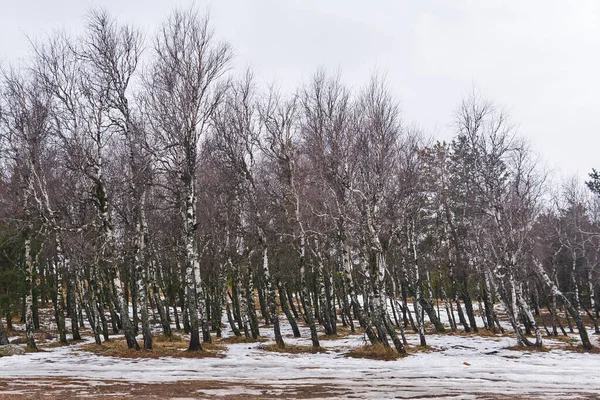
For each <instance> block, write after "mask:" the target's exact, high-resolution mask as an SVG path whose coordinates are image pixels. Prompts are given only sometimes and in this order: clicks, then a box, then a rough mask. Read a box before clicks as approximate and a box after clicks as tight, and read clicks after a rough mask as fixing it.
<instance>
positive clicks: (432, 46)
mask: <svg viewBox="0 0 600 400" xmlns="http://www.w3.org/2000/svg"><path fill="white" fill-rule="evenodd" d="M0 3H2V6H1V7H0V60H2V61H0V62H1V63H2V64H3V65H5V64H7V63H8V62H11V61H14V60H17V59H19V58H25V57H27V54H28V48H29V44H28V41H27V38H26V36H30V37H32V38H38V39H39V38H43V36H44V35H47V34H50V33H52V31H53V30H55V29H63V28H64V29H67V30H72V31H78V30H81V25H82V20H83V17H84V16H85V14H86V12H87V10H89V8H90V7H95V6H102V7H104V8H106V9H107V10H108V11H109V12H111V13H112V14H114V15H116V16H118V18H119V19H120V20H121V21H131V22H134V23H136V24H137V25H138V26H139V27H141V28H142V29H144V30H145V31H146V32H147V34H148V37H151V36H152V33H153V32H154V30H155V29H156V27H157V26H158V24H159V23H160V22H161V21H162V20H163V19H164V18H165V17H166V16H167V15H168V13H169V11H170V10H171V9H172V8H173V7H175V6H183V7H187V6H188V5H189V4H190V3H191V2H188V1H169V0H96V1H86V0H20V1H13V0H0ZM195 5H196V6H197V7H199V8H200V9H202V10H204V9H208V8H210V12H211V16H212V22H213V27H214V28H215V30H216V34H217V36H218V37H220V38H223V39H225V40H227V41H229V42H230V43H231V44H232V45H233V47H234V49H235V54H236V58H235V64H236V66H237V67H240V68H244V67H246V66H252V67H253V69H254V70H255V73H256V75H257V76H258V77H259V78H260V79H261V81H263V82H272V81H277V82H278V83H279V85H280V86H281V87H282V88H283V89H291V88H293V87H295V86H296V85H298V84H300V83H301V82H302V81H303V80H306V79H308V78H309V77H310V75H311V74H312V73H313V72H314V71H315V70H316V69H317V68H318V67H324V68H326V69H328V70H331V71H336V70H337V69H341V71H342V75H343V77H344V80H345V81H346V82H347V83H348V84H350V85H352V86H355V87H360V86H362V84H363V83H364V82H365V81H366V80H367V79H368V77H369V75H370V74H371V73H372V72H373V71H379V72H384V73H386V74H387V78H388V82H389V84H390V85H391V87H392V89H393V91H394V92H395V94H396V95H397V97H398V98H399V100H400V103H401V106H402V110H403V116H404V120H405V121H407V122H409V123H411V124H415V125H417V126H419V127H420V128H422V129H423V130H424V131H425V132H427V133H429V134H433V135H434V136H435V137H437V138H440V139H449V138H450V137H451V135H452V124H451V123H452V120H453V113H454V110H456V108H457V105H458V104H459V102H460V100H461V98H463V97H464V96H466V95H467V94H468V93H469V92H470V91H471V90H472V89H473V87H475V88H477V89H478V90H479V91H481V92H482V93H483V94H484V96H485V97H486V98H488V99H490V100H493V101H494V102H495V103H496V104H498V105H501V106H503V107H505V108H506V109H508V110H509V111H510V114H511V117H512V120H513V122H514V123H515V124H516V125H517V126H518V130H519V133H520V135H521V136H523V137H525V138H528V139H529V140H530V142H531V144H532V147H533V149H534V150H535V151H536V152H537V153H538V154H539V155H540V156H541V158H542V159H543V160H544V161H545V163H546V164H547V166H548V167H549V168H551V169H553V170H554V172H555V173H554V176H557V175H564V176H569V175H575V174H576V175H577V176H578V177H580V178H581V179H584V178H585V176H586V173H587V172H588V171H589V170H591V168H592V167H596V168H600V1H596V0H588V1H584V0H581V1H579V0H574V1H549V0H536V1H533V0H527V1H500V0H496V1H494V0H485V1H479V0H471V1H469V0H460V1H459V0H454V1H441V0H440V1H391V0H390V1H372V0H371V1H349V0H344V1H341V0H340V1H332V0H328V1H322V0H309V1H307V0H302V1H300V0H297V1H284V0H279V1H277V0H271V1H243V0H238V1H233V0H225V1H223V0H219V1H217V0H215V1H202V0H196V1H195Z"/></svg>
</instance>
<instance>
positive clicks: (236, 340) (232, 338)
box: [219, 335, 268, 344]
mask: <svg viewBox="0 0 600 400" xmlns="http://www.w3.org/2000/svg"><path fill="white" fill-rule="evenodd" d="M267 340H268V339H266V338H264V337H260V336H259V337H258V338H256V339H253V338H251V337H249V338H247V337H246V336H244V335H241V336H229V337H226V338H221V339H219V343H225V344H235V343H257V342H259V343H262V342H266V341H267Z"/></svg>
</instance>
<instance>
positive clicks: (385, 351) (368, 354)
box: [346, 343, 407, 361]
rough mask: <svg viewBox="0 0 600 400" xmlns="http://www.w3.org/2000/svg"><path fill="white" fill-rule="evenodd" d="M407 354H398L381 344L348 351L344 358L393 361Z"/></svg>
mask: <svg viewBox="0 0 600 400" xmlns="http://www.w3.org/2000/svg"><path fill="white" fill-rule="evenodd" d="M406 355H407V354H399V353H398V352H396V351H395V350H394V349H392V348H391V347H385V346H384V345H383V344H382V343H376V344H373V345H371V344H369V345H365V346H362V347H359V348H357V349H354V350H350V351H349V352H347V353H346V357H352V358H368V359H371V360H383V361H394V360H397V359H399V358H402V357H406Z"/></svg>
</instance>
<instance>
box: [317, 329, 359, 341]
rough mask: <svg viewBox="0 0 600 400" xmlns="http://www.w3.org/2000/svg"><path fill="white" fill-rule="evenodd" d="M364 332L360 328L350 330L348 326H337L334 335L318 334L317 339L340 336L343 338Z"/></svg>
mask: <svg viewBox="0 0 600 400" xmlns="http://www.w3.org/2000/svg"><path fill="white" fill-rule="evenodd" d="M362 334H364V330H363V329H362V328H357V329H355V331H354V332H352V331H351V330H350V328H344V327H342V326H338V327H337V333H336V334H335V335H325V334H323V335H319V340H337V339H341V338H345V337H348V336H351V335H362Z"/></svg>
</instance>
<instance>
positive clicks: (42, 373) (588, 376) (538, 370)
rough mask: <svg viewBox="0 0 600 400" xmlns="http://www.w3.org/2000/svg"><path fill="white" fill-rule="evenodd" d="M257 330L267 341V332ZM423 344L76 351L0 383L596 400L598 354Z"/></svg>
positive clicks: (32, 359)
mask: <svg viewBox="0 0 600 400" xmlns="http://www.w3.org/2000/svg"><path fill="white" fill-rule="evenodd" d="M261 333H262V334H263V335H270V336H272V332H271V330H269V329H266V328H263V329H261ZM283 333H284V335H285V336H286V337H285V339H286V343H288V344H298V345H309V344H310V339H309V338H310V336H309V331H308V329H307V328H302V334H303V337H302V338H298V339H295V338H292V337H290V336H291V331H290V330H289V328H288V327H287V324H284V331H283ZM408 340H409V342H410V344H412V345H416V344H418V337H417V336H416V335H414V334H409V335H408ZM427 340H428V344H429V345H430V346H432V347H434V349H435V350H436V351H433V352H418V353H416V354H413V355H411V356H408V357H406V358H403V359H399V360H396V361H376V360H367V359H354V358H348V357H346V356H345V355H344V354H345V352H347V351H348V350H349V349H352V348H356V347H358V346H361V345H363V344H364V343H365V342H364V338H363V337H362V336H359V335H354V336H348V337H343V338H338V339H336V340H323V341H322V343H321V344H322V346H324V347H325V348H326V349H327V350H328V352H327V353H318V354H293V355H292V354H289V355H288V354H281V353H274V352H268V351H265V350H262V349H261V348H259V346H260V344H259V343H251V344H230V345H228V351H227V355H226V357H225V358H216V359H215V358H204V359H193V358H181V359H180V358H161V359H116V358H111V357H104V356H97V355H94V354H91V353H87V352H83V351H81V349H80V347H81V345H73V346H65V347H57V348H49V349H47V351H46V352H40V353H29V354H26V355H24V356H19V357H5V358H0V378H14V379H23V378H46V379H48V378H59V377H71V378H77V379H87V380H90V383H92V384H102V381H103V380H123V381H127V382H139V383H157V382H174V381H182V380H219V381H226V382H235V383H240V382H245V383H249V384H261V385H270V387H271V388H270V389H271V390H270V392H269V393H278V390H280V389H281V388H282V387H285V386H287V385H294V386H303V385H314V384H321V385H327V386H330V387H332V390H334V391H338V392H335V393H338V394H339V395H344V394H346V395H349V394H352V395H355V396H358V397H361V398H390V397H396V398H415V397H420V396H427V397H432V396H463V395H464V396H467V397H461V398H477V396H476V395H475V394H476V393H477V394H482V395H486V394H487V395H491V394H494V395H506V396H509V397H513V396H518V397H522V396H544V398H546V399H553V398H554V399H565V398H568V397H569V396H574V397H571V398H577V395H576V394H581V393H587V394H595V395H600V372H599V371H598V369H597V365H598V362H599V361H600V356H598V355H595V354H581V353H575V352H569V351H564V350H551V351H549V352H527V351H513V350H508V349H506V347H508V346H512V345H514V339H512V338H510V337H483V336H476V335H429V336H427ZM546 342H547V343H548V345H552V343H553V342H552V341H549V340H547V341H546ZM555 344H558V342H555ZM29 382H31V381H29ZM41 384H44V383H41ZM255 391H256V390H255V389H250V388H248V389H244V388H243V387H240V386H233V385H232V387H231V388H226V389H211V390H208V391H203V393H205V394H207V395H208V394H210V395H215V396H224V395H231V394H248V395H250V394H255V395H256V393H255ZM259 394H260V393H259ZM468 396H471V397H468Z"/></svg>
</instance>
